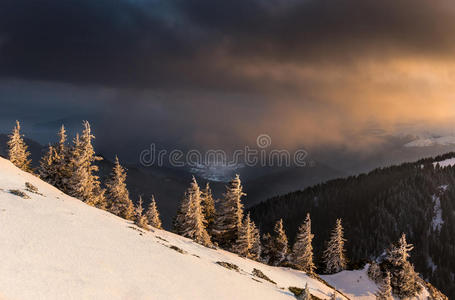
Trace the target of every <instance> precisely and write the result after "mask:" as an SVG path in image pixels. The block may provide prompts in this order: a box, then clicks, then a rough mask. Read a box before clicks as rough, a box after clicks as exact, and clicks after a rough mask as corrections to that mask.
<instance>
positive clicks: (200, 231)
mask: <svg viewBox="0 0 455 300" xmlns="http://www.w3.org/2000/svg"><path fill="white" fill-rule="evenodd" d="M205 224H206V221H205V218H204V213H203V211H202V205H201V191H200V189H199V185H198V184H197V182H196V178H194V177H193V180H192V182H191V185H190V187H189V188H188V190H187V191H186V193H185V197H184V199H183V201H182V204H181V207H180V210H179V212H178V214H177V217H176V220H175V224H174V226H175V228H174V229H175V230H176V231H177V233H178V234H180V235H182V236H184V237H188V238H190V239H193V240H194V241H195V242H197V243H199V244H201V245H204V246H208V247H209V246H212V242H211V240H210V236H209V234H208V233H207V230H206V228H205Z"/></svg>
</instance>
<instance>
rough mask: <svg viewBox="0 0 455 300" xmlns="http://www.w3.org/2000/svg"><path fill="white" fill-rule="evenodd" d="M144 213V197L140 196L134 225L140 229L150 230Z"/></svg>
mask: <svg viewBox="0 0 455 300" xmlns="http://www.w3.org/2000/svg"><path fill="white" fill-rule="evenodd" d="M142 211H143V208H142V196H139V201H138V203H137V206H136V211H135V216H134V224H136V225H137V226H138V227H141V228H143V229H147V230H148V222H147V217H146V216H144V215H143V214H142Z"/></svg>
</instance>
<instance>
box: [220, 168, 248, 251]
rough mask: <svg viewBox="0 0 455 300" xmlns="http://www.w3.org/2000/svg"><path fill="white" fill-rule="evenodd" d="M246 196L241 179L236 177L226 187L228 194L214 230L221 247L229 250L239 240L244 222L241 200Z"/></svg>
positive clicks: (225, 195)
mask: <svg viewBox="0 0 455 300" xmlns="http://www.w3.org/2000/svg"><path fill="white" fill-rule="evenodd" d="M245 195H246V194H245V193H244V192H243V187H242V184H241V181H240V177H239V175H236V177H235V178H234V179H233V180H231V182H230V183H229V185H228V186H227V187H226V193H225V194H224V199H222V201H221V203H220V207H219V209H218V211H217V216H216V220H215V226H214V229H213V234H214V237H215V240H216V241H217V242H218V244H219V245H220V246H221V247H224V248H226V249H229V248H230V247H232V245H233V244H234V243H235V241H236V240H237V237H238V233H239V230H240V228H241V227H242V220H243V204H242V201H241V198H242V196H245Z"/></svg>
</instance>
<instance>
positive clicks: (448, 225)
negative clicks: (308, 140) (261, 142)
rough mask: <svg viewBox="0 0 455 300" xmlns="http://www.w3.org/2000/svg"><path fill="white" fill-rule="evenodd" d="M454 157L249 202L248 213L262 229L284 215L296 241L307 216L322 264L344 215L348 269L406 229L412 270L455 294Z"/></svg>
mask: <svg viewBox="0 0 455 300" xmlns="http://www.w3.org/2000/svg"><path fill="white" fill-rule="evenodd" d="M453 157H455V154H454V153H449V154H446V155H444V156H439V157H437V158H435V159H424V160H420V161H418V162H415V163H405V164H402V165H400V166H393V167H387V168H380V169H376V170H374V171H372V172H370V173H368V174H361V175H358V176H352V177H348V178H344V179H337V180H332V181H329V182H327V183H324V184H320V185H316V186H313V187H310V188H307V189H305V190H303V191H297V192H293V193H290V194H287V195H283V196H278V197H275V198H272V199H269V200H267V201H265V202H263V203H261V204H259V205H257V206H255V207H252V208H251V209H250V212H251V217H252V219H253V220H254V222H256V224H257V225H258V226H259V228H260V229H261V231H262V232H271V231H272V230H273V225H274V223H275V222H276V221H277V220H278V219H280V218H282V219H283V221H284V227H285V229H286V231H287V233H288V236H289V237H290V241H293V240H294V238H295V235H296V230H297V228H298V226H299V225H300V224H301V223H303V221H304V219H305V216H306V214H307V213H310V214H311V217H312V222H313V223H312V225H313V233H314V234H315V238H314V241H313V243H314V249H315V258H316V262H317V264H318V267H319V268H320V267H321V256H322V251H323V249H324V245H325V244H324V243H325V241H327V240H328V239H329V234H330V230H331V228H332V227H333V226H334V224H335V220H336V219H337V218H342V219H343V225H344V229H345V237H346V239H347V242H346V247H347V256H348V259H349V263H350V266H351V267H354V266H357V265H359V264H362V263H363V262H365V261H367V260H370V259H372V258H377V257H379V256H381V255H382V254H383V253H384V250H385V249H386V248H388V247H389V246H390V244H391V243H392V242H394V241H395V240H396V239H398V238H399V236H400V235H401V233H405V234H406V235H407V237H408V240H409V241H410V242H411V243H413V244H414V245H415V248H414V250H413V251H412V253H411V261H412V262H413V263H414V265H415V267H416V270H417V271H418V272H419V273H421V276H422V277H423V278H425V279H428V280H430V281H431V282H432V283H433V284H434V285H435V286H437V287H438V288H440V289H441V290H442V291H443V292H445V293H446V294H447V295H448V296H449V298H455V283H454V270H455V167H453V164H452V163H453V162H455V161H453V160H450V159H451V158H453ZM436 162H440V164H441V166H442V167H441V166H439V164H436ZM320 271H323V270H321V268H320V269H319V270H318V272H320Z"/></svg>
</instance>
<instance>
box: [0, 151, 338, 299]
mask: <svg viewBox="0 0 455 300" xmlns="http://www.w3.org/2000/svg"><path fill="white" fill-rule="evenodd" d="M25 182H30V183H31V184H33V185H34V186H36V187H37V188H38V191H39V192H40V193H42V194H43V195H42V196H41V195H38V194H33V193H31V192H26V194H27V195H29V196H30V198H31V199H23V198H21V197H19V196H16V195H13V194H11V193H9V192H8V190H10V189H19V190H22V191H25ZM0 189H1V190H0V228H1V229H2V230H0V257H2V267H1V268H0V299H17V300H20V299H46V300H47V299H132V300H135V299H214V298H216V299H218V300H222V299H277V300H279V299H295V297H294V296H293V294H292V293H291V292H289V290H288V287H289V286H297V287H301V288H303V287H305V284H306V283H308V285H309V287H310V291H311V293H312V294H314V295H315V296H317V297H319V298H322V299H328V298H329V296H330V294H331V293H333V290H332V289H331V288H329V287H328V286H326V285H325V284H324V283H322V282H320V281H318V280H316V279H312V278H310V277H308V276H307V275H306V274H305V273H303V272H299V271H295V270H290V269H287V268H278V267H271V266H267V265H264V264H261V263H258V262H255V261H252V260H248V259H244V258H241V257H239V256H237V255H235V254H232V253H229V252H226V251H223V250H213V249H209V248H205V247H203V246H201V245H198V244H195V243H194V242H192V241H190V240H188V239H186V238H183V237H180V236H177V235H175V234H172V233H170V232H167V231H164V230H154V232H145V231H141V230H140V229H138V228H137V227H136V226H134V225H133V224H132V223H131V222H129V221H126V220H123V219H121V218H119V217H116V216H114V215H112V214H110V213H108V212H106V211H102V210H99V209H96V208H93V207H91V206H88V205H86V204H84V203H82V202H81V201H79V200H77V199H74V198H72V197H69V196H67V195H65V194H63V193H62V192H60V191H59V190H57V189H56V188H54V187H52V186H50V185H48V184H46V183H44V182H42V181H41V180H40V179H38V178H37V177H35V176H33V175H31V174H28V173H25V172H22V171H21V170H19V169H18V168H16V167H14V166H13V165H12V164H11V163H10V162H9V161H7V160H4V159H3V158H0ZM170 246H176V247H178V248H180V249H182V250H184V251H185V254H181V253H179V252H177V251H175V250H173V249H171V248H169V247H170ZM217 261H225V262H229V263H233V264H235V265H237V266H239V268H240V269H241V271H240V272H236V271H233V270H229V269H226V268H224V267H222V266H219V265H217V264H216V262H217ZM253 268H256V269H259V270H261V271H262V272H263V273H264V274H265V275H267V276H268V277H269V278H271V279H272V280H274V281H275V282H277V285H275V284H272V283H269V282H267V281H265V280H263V279H260V278H254V277H253V276H252V275H251V273H252V271H253ZM253 278H254V280H253ZM258 281H259V282H258ZM339 299H341V297H340V298H339Z"/></svg>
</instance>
